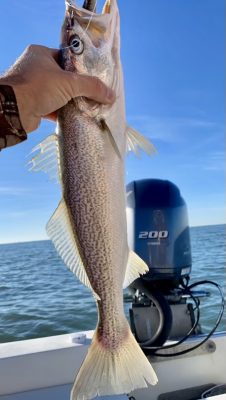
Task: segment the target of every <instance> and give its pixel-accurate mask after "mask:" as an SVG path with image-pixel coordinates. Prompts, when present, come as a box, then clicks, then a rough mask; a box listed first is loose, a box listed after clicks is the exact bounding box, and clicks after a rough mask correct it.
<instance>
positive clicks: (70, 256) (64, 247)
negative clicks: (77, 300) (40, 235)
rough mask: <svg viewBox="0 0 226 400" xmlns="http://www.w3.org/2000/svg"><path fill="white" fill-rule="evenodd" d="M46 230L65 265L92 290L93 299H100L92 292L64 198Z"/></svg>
mask: <svg viewBox="0 0 226 400" xmlns="http://www.w3.org/2000/svg"><path fill="white" fill-rule="evenodd" d="M46 230H47V234H48V235H49V237H50V239H51V240H52V242H53V244H54V246H55V248H56V250H57V252H58V254H59V255H60V256H61V258H62V260H63V261H64V263H65V264H66V266H67V267H68V268H69V269H70V270H71V271H72V272H73V273H74V274H75V275H76V276H77V278H78V279H79V280H80V281H81V282H82V283H83V284H84V285H85V286H87V287H88V288H89V289H90V290H91V291H92V293H93V295H94V297H95V299H96V300H100V298H99V296H98V295H97V294H96V293H95V292H94V290H93V288H92V286H91V284H90V281H89V278H88V276H87V273H86V270H85V267H84V264H83V261H82V258H81V254H80V248H79V247H80V246H79V243H78V239H77V237H76V235H75V234H74V232H73V230H72V227H71V222H70V217H69V213H68V210H67V206H66V204H65V201H64V200H61V202H60V204H59V206H58V207H57V209H56V211H55V212H54V214H53V215H52V217H51V218H50V220H49V222H48V223H47V226H46Z"/></svg>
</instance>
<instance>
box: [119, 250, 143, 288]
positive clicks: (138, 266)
mask: <svg viewBox="0 0 226 400" xmlns="http://www.w3.org/2000/svg"><path fill="white" fill-rule="evenodd" d="M148 271H149V268H148V266H147V264H146V263H145V262H144V261H143V260H142V258H140V257H139V256H138V255H137V254H136V253H134V251H132V250H130V252H129V257H128V262H127V268H126V274H125V279H124V283H123V289H125V288H127V286H129V285H130V284H131V283H132V282H133V281H135V279H137V278H139V276H140V275H144V274H146V273H147V272H148Z"/></svg>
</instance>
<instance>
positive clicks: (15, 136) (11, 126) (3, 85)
mask: <svg viewBox="0 0 226 400" xmlns="http://www.w3.org/2000/svg"><path fill="white" fill-rule="evenodd" d="M26 138H27V134H26V132H25V130H24V129H23V126H22V124H21V121H20V117H19V111H18V106H17V101H16V97H15V94H14V90H13V88H12V87H11V86H9V82H6V81H5V80H4V79H0V150H1V149H3V148H5V147H9V146H13V145H15V144H17V143H20V142H22V141H23V140H25V139H26Z"/></svg>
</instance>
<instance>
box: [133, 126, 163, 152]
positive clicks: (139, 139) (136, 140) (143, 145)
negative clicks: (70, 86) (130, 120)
mask: <svg viewBox="0 0 226 400" xmlns="http://www.w3.org/2000/svg"><path fill="white" fill-rule="evenodd" d="M126 134H127V151H133V152H134V153H135V154H136V156H137V157H140V151H139V148H140V149H142V150H143V151H144V152H145V153H147V154H148V155H149V156H151V155H153V154H155V153H156V152H157V151H156V149H155V147H154V145H153V144H152V143H151V142H150V141H149V140H148V139H146V138H145V137H144V136H143V135H141V134H140V133H139V132H137V131H136V130H135V129H133V128H131V127H130V126H128V127H127V130H126Z"/></svg>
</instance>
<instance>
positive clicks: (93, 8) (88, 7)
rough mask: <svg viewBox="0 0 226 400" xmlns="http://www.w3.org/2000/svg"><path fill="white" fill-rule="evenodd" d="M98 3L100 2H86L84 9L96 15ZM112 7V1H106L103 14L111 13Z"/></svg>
mask: <svg viewBox="0 0 226 400" xmlns="http://www.w3.org/2000/svg"><path fill="white" fill-rule="evenodd" d="M97 2H98V0H85V1H84V3H83V6H82V7H83V8H84V9H85V10H88V11H92V12H93V13H96V8H97ZM110 7H111V0H106V1H105V4H104V6H103V9H102V13H101V14H107V13H109V11H110Z"/></svg>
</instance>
